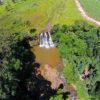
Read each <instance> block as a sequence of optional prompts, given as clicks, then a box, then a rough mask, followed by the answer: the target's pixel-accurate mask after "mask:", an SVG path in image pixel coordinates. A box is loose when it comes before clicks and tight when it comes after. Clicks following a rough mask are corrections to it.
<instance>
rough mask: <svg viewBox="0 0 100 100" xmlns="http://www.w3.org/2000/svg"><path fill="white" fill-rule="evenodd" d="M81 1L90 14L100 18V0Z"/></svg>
mask: <svg viewBox="0 0 100 100" xmlns="http://www.w3.org/2000/svg"><path fill="white" fill-rule="evenodd" d="M80 3H81V4H82V6H83V8H84V10H85V11H86V12H87V14H88V15H89V16H92V17H94V18H95V19H97V20H100V0H80Z"/></svg>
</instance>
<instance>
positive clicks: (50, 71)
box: [37, 64, 64, 89]
mask: <svg viewBox="0 0 100 100" xmlns="http://www.w3.org/2000/svg"><path fill="white" fill-rule="evenodd" d="M37 73H39V74H41V75H42V76H43V77H44V78H45V79H46V80H48V81H50V82H51V88H52V89H58V88H59V87H60V85H64V82H63V80H62V79H61V78H60V76H59V73H58V71H57V70H56V69H54V68H52V67H51V66H50V65H48V64H45V65H44V66H43V67H42V68H40V69H39V70H38V71H37ZM37 75H38V74H37Z"/></svg>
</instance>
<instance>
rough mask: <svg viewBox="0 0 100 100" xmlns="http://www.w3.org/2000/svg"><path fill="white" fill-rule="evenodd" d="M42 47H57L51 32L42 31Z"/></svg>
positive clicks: (40, 37) (40, 36) (40, 38)
mask: <svg viewBox="0 0 100 100" xmlns="http://www.w3.org/2000/svg"><path fill="white" fill-rule="evenodd" d="M39 40H40V45H39V46H40V47H45V48H51V47H55V44H54V43H53V41H52V37H51V34H50V33H49V32H45V33H41V34H40V35H39Z"/></svg>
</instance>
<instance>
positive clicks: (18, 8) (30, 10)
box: [0, 0, 84, 32]
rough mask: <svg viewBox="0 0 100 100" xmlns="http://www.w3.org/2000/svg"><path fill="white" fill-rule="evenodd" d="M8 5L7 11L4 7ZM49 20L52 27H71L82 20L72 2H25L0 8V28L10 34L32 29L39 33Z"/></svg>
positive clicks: (41, 0)
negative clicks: (61, 25) (27, 23)
mask: <svg viewBox="0 0 100 100" xmlns="http://www.w3.org/2000/svg"><path fill="white" fill-rule="evenodd" d="M8 4H10V6H9V7H8V9H10V10H9V11H7V7H5V6H8ZM50 19H52V23H53V25H54V24H58V23H60V24H67V25H71V24H73V23H74V22H75V21H76V20H84V18H83V17H82V16H81V15H80V12H79V11H78V9H77V7H76V5H75V2H74V0H26V1H23V2H19V3H16V4H14V3H6V4H5V5H2V6H0V28H7V29H9V31H11V32H19V31H27V30H29V29H30V28H33V27H34V28H36V29H37V30H38V31H37V32H39V31H40V30H41V29H42V28H43V27H45V25H46V24H47V23H48V21H49V20H50ZM24 21H29V22H30V25H24V23H25V22H24Z"/></svg>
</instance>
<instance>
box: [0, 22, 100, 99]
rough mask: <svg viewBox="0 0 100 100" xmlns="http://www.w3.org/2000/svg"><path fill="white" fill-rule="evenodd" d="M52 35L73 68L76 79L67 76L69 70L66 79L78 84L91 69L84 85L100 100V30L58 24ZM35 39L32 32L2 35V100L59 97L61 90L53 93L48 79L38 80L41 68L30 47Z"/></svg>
mask: <svg viewBox="0 0 100 100" xmlns="http://www.w3.org/2000/svg"><path fill="white" fill-rule="evenodd" d="M51 32H52V36H53V40H54V41H55V42H56V43H57V48H59V51H60V54H61V56H62V58H63V59H64V61H65V63H66V64H70V65H71V66H72V73H73V76H72V77H71V76H70V74H69V76H67V75H66V74H67V70H66V67H65V69H64V75H65V77H66V80H67V78H68V77H70V78H72V81H73V82H76V81H77V80H78V79H79V75H81V74H82V73H83V70H84V69H85V67H86V66H87V67H88V69H89V75H88V76H86V77H84V81H85V82H84V85H85V87H86V89H87V93H88V95H90V96H91V99H92V100H99V99H100V95H99V92H100V80H99V79H100V68H99V66H100V61H99V60H100V42H99V40H100V28H99V27H94V26H91V25H89V24H87V23H86V22H83V21H76V23H75V24H74V25H72V26H67V25H62V26H61V25H59V24H57V25H54V27H53V28H52V30H51ZM34 39H36V36H35V37H34V36H32V34H31V33H21V32H19V33H7V34H5V33H4V32H1V33H0V44H1V46H0V99H1V100H19V99H20V100H33V99H34V98H35V100H38V99H39V96H40V94H41V93H42V92H43V93H45V99H46V100H47V99H49V98H50V97H51V98H52V96H53V95H56V97H57V90H55V91H54V90H52V89H51V87H50V83H49V82H48V81H47V80H45V79H42V80H41V79H39V78H38V77H36V73H35V67H36V66H38V67H39V66H40V65H39V63H38V62H36V61H35V55H34V54H32V53H31V51H30V48H31V47H30V45H29V41H32V40H34ZM73 77H74V78H73ZM19 97H20V98H19ZM53 97H54V98H55V99H54V100H56V97H55V96H53ZM58 97H59V100H60V98H62V96H58ZM58 97H57V98H58ZM51 100H52V99H51Z"/></svg>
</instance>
